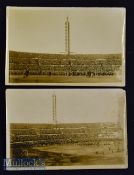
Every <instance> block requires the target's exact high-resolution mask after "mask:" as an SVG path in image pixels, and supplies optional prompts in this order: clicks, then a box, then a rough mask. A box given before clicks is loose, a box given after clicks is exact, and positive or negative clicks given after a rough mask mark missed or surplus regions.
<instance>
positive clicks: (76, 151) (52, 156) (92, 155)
mask: <svg viewBox="0 0 134 175" xmlns="http://www.w3.org/2000/svg"><path fill="white" fill-rule="evenodd" d="M25 149H26V148H25ZM27 152H28V157H38V158H42V159H44V160H45V164H46V165H47V166H72V165H119V164H123V163H124V160H125V159H124V154H123V151H120V152H118V151H117V150H115V151H113V150H112V151H109V150H108V148H107V147H106V146H99V147H98V146H96V147H95V146H83V145H52V146H51V145H49V146H42V147H32V148H27Z"/></svg>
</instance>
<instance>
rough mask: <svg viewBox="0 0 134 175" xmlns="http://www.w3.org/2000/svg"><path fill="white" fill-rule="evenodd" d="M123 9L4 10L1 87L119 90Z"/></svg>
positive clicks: (122, 71) (122, 75) (122, 74)
mask: <svg viewBox="0 0 134 175" xmlns="http://www.w3.org/2000/svg"><path fill="white" fill-rule="evenodd" d="M125 16H126V11H125V8H108V7H105V8H102V7H101V8H87V7H86V8H74V7H72V8H69V7H68V8H67V7H66V8H63V7H61V8H54V7H53V8H52V7H47V8H46V7H7V9H6V18H7V19H6V71H5V74H6V78H5V83H6V84H7V85H63V86H64V85H65V86H66V85H68V86H72V85H73V86H81V85H82V86H125Z"/></svg>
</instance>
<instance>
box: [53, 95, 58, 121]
mask: <svg viewBox="0 0 134 175" xmlns="http://www.w3.org/2000/svg"><path fill="white" fill-rule="evenodd" d="M52 103H53V123H54V124H57V117H56V95H55V93H54V94H53V95H52Z"/></svg>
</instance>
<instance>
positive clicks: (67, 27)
mask: <svg viewBox="0 0 134 175" xmlns="http://www.w3.org/2000/svg"><path fill="white" fill-rule="evenodd" d="M65 53H66V54H68V55H69V54H70V23H69V19H68V17H67V18H66V21H65Z"/></svg>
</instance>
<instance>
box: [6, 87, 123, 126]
mask: <svg viewBox="0 0 134 175" xmlns="http://www.w3.org/2000/svg"><path fill="white" fill-rule="evenodd" d="M54 92H55V94H56V97H57V120H58V122H59V123H72V122H75V123H79V122H82V123H84V122H88V123H92V122H117V121H119V120H120V119H119V118H120V117H122V118H123V116H122V115H123V108H124V91H123V90H106V89H105V90H86V89H84V90H79V89H74V90H69V89H68V90H64V89H62V90H61V89H58V90H53V89H50V90H47V89H46V90H31V89H30V90H28V89H27V90H7V93H6V94H7V96H6V101H7V120H8V122H11V123H52V118H53V111H52V94H53V93H54ZM122 102H123V103H122Z"/></svg>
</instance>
